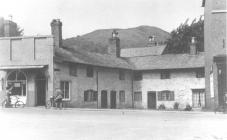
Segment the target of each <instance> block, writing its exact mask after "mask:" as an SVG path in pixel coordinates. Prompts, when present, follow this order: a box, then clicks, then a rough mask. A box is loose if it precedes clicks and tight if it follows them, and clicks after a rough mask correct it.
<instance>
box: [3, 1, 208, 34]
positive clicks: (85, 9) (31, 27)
mask: <svg viewBox="0 0 227 140" xmlns="http://www.w3.org/2000/svg"><path fill="white" fill-rule="evenodd" d="M0 4H1V6H0V17H4V18H5V19H9V15H12V16H13V17H12V19H13V21H15V22H17V23H18V25H19V26H20V27H21V28H23V29H24V35H26V36H29V35H50V34H51V31H50V22H51V20H52V19H55V18H57V19H60V20H61V21H62V23H63V27H62V28H63V38H69V37H74V36H77V35H83V34H86V33H89V32H92V31H94V30H97V29H108V28H123V29H125V28H132V27H137V26H140V25H149V26H156V27H159V28H161V29H163V30H165V31H167V32H171V31H172V30H173V29H176V28H177V27H178V26H179V25H180V24H181V23H184V22H185V21H186V19H187V18H189V22H190V21H192V20H193V19H194V18H199V17H200V16H201V15H203V10H204V9H203V8H202V7H201V4H202V0H0Z"/></svg>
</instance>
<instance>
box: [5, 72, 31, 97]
mask: <svg viewBox="0 0 227 140" xmlns="http://www.w3.org/2000/svg"><path fill="white" fill-rule="evenodd" d="M9 85H13V89H12V94H13V95H18V96H26V95H27V90H26V88H27V78H26V75H25V74H24V73H23V72H22V71H12V72H10V73H9V74H8V77H7V86H9Z"/></svg>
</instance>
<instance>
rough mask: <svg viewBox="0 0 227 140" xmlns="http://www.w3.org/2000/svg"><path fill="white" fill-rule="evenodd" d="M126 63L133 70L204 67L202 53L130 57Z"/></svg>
mask: <svg viewBox="0 0 227 140" xmlns="http://www.w3.org/2000/svg"><path fill="white" fill-rule="evenodd" d="M128 61H129V62H130V63H132V64H133V65H134V69H135V70H151V69H183V68H200V67H204V66H205V61H204V53H199V54H197V55H190V54H165V55H159V56H145V57H131V58H128Z"/></svg>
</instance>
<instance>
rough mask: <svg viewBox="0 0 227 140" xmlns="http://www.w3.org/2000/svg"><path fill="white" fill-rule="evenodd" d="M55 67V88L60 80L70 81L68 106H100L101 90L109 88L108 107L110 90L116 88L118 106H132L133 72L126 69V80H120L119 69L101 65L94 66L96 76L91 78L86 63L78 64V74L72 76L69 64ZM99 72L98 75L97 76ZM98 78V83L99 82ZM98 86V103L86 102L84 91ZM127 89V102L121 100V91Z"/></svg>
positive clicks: (95, 88) (58, 64) (57, 64)
mask: <svg viewBox="0 0 227 140" xmlns="http://www.w3.org/2000/svg"><path fill="white" fill-rule="evenodd" d="M55 69H60V71H55V78H54V79H55V80H54V81H55V89H56V88H59V86H60V85H59V83H60V81H61V80H62V81H70V84H71V86H70V90H71V93H70V100H69V101H65V102H66V103H65V104H66V106H67V107H78V108H97V107H98V108H100V107H101V91H102V90H107V94H108V98H107V99H108V108H110V91H111V90H115V91H116V92H117V97H116V102H117V108H131V107H132V102H131V101H132V95H131V90H132V84H131V73H130V71H126V74H125V80H119V76H118V71H119V70H118V69H108V68H101V67H94V76H93V77H92V78H89V77H87V76H86V65H79V64H78V65H77V76H71V75H70V74H69V66H68V65H67V64H66V63H65V64H62V63H61V64H60V63H56V64H55ZM97 73H98V77H97ZM97 78H98V83H97ZM97 88H98V103H97V102H96V101H95V102H85V101H84V91H85V90H89V89H93V90H95V91H97ZM120 90H124V91H125V96H126V97H125V103H120V102H119V91H120Z"/></svg>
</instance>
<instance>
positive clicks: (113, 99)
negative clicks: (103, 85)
mask: <svg viewBox="0 0 227 140" xmlns="http://www.w3.org/2000/svg"><path fill="white" fill-rule="evenodd" d="M110 108H112V109H115V108H116V91H114V90H112V91H111V92H110Z"/></svg>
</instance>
